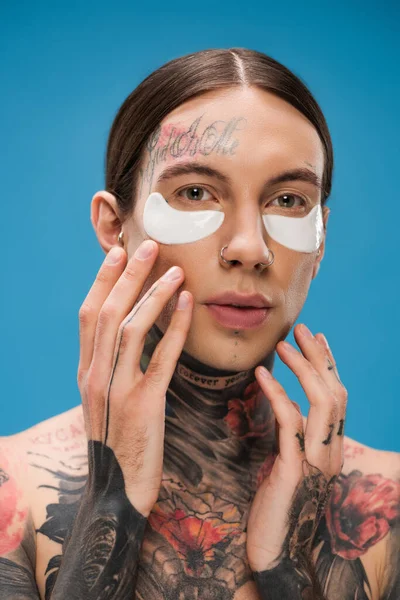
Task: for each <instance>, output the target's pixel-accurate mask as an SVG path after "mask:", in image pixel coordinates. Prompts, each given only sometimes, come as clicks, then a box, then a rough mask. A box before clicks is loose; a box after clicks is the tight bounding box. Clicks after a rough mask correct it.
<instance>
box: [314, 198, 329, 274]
mask: <svg viewBox="0 0 400 600" xmlns="http://www.w3.org/2000/svg"><path fill="white" fill-rule="evenodd" d="M330 212H331V210H330V208H328V207H327V206H323V207H322V220H323V222H324V239H323V240H322V243H321V245H320V247H319V249H320V253H319V256H317V254H316V255H315V263H314V267H313V272H312V279H315V277H316V276H317V275H318V271H319V265H320V263H321V260H322V259H323V258H324V254H325V243H326V229H327V225H328V218H329V213H330Z"/></svg>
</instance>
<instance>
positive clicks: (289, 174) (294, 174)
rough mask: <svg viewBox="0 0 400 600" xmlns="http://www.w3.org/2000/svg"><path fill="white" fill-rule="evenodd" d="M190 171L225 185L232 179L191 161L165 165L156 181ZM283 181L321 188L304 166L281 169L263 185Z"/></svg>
mask: <svg viewBox="0 0 400 600" xmlns="http://www.w3.org/2000/svg"><path fill="white" fill-rule="evenodd" d="M192 173H196V174H197V175H206V176H207V177H214V178H215V179H218V180H219V181H221V182H222V183H225V184H226V185H229V186H231V185H232V179H231V178H230V177H228V175H225V174H224V173H222V172H221V171H219V170H218V169H215V168H214V167H208V166H207V165H203V164H201V163H198V162H193V161H192V162H187V163H181V164H179V165H172V166H170V167H167V168H166V169H164V171H162V172H161V173H160V175H159V176H158V178H157V183H161V182H162V181H168V180H169V179H172V178H173V177H178V176H179V175H191V174H192ZM285 181H304V182H306V183H311V184H312V185H314V186H315V187H316V188H318V189H319V190H321V189H322V184H321V180H320V178H319V177H318V175H317V174H316V173H314V171H311V169H307V168H305V167H302V168H298V169H290V170H288V171H283V172H282V173H279V174H278V175H275V176H274V177H271V178H270V179H268V180H267V181H266V183H265V187H268V186H271V185H276V184H278V183H284V182H285Z"/></svg>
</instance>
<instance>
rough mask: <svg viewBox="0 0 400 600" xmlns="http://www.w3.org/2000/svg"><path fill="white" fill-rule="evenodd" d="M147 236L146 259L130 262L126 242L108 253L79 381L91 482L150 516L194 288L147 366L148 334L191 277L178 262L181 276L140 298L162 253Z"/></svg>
mask: <svg viewBox="0 0 400 600" xmlns="http://www.w3.org/2000/svg"><path fill="white" fill-rule="evenodd" d="M144 244H147V245H149V246H150V247H151V248H152V254H151V255H150V256H149V257H147V258H144V259H140V258H139V257H138V256H137V255H136V254H135V256H133V257H132V258H131V259H130V260H129V262H128V264H126V259H127V255H126V252H125V250H123V248H118V247H115V248H113V249H112V250H111V251H110V252H116V253H117V254H118V253H119V260H118V262H117V263H116V264H109V263H108V262H107V258H106V260H105V262H104V263H103V265H102V267H101V269H100V271H99V273H98V275H97V278H96V280H95V282H94V284H93V286H92V288H91V289H90V291H89V293H88V295H87V297H86V299H85V301H84V302H83V304H82V306H81V309H80V311H79V320H80V361H79V367H78V386H79V389H80V392H81V396H82V404H83V413H84V419H85V428H86V436H87V438H88V441H89V477H88V481H89V482H92V484H91V488H92V489H96V490H97V491H96V494H97V495H104V494H105V493H106V491H107V494H110V493H111V494H112V493H115V495H117V494H118V493H121V494H122V493H123V492H124V493H125V494H126V496H127V498H128V500H129V501H130V502H131V504H132V505H133V506H134V507H135V509H136V510H138V511H139V512H140V513H141V514H142V515H143V516H145V517H147V516H148V514H149V513H150V511H151V509H152V508H153V506H154V504H155V502H156V501H157V498H158V493H159V489H160V485H161V477H162V469H163V451H164V419H165V398H166V391H167V388H168V385H169V383H170V380H171V377H172V375H173V372H174V370H175V367H176V363H177V360H178V358H179V356H180V354H181V352H182V349H183V346H184V343H185V340H186V336H187V332H188V330H189V326H190V321H191V314H192V296H191V294H190V293H189V292H187V291H185V292H182V294H181V295H180V298H182V297H184V298H186V299H187V301H188V304H187V306H186V308H184V309H183V310H179V306H178V307H177V310H175V312H174V314H173V316H172V319H171V323H170V325H169V327H168V329H167V331H166V332H165V335H164V336H163V339H162V340H161V341H160V343H159V344H158V346H157V348H156V349H155V351H154V353H153V356H152V359H151V361H150V363H149V365H148V367H147V369H146V373H143V372H142V371H141V368H140V358H141V354H142V351H143V346H144V342H145V337H146V334H147V332H148V331H149V329H150V328H151V327H152V326H153V324H154V322H155V320H156V319H157V317H158V316H159V314H160V313H161V311H162V309H163V307H164V305H165V304H166V302H167V301H168V300H169V299H170V298H171V296H172V295H173V294H174V293H175V292H176V291H177V288H178V287H179V286H180V285H181V284H182V281H183V279H184V273H183V271H182V269H181V268H179V267H174V269H175V271H176V273H177V275H178V277H177V279H174V280H163V278H161V279H159V280H158V281H156V282H155V283H154V284H153V285H152V286H151V288H150V289H149V290H148V291H147V293H146V294H144V295H143V297H142V298H141V299H140V301H139V302H137V299H138V297H139V294H140V293H141V292H142V288H143V286H144V283H145V281H146V279H147V278H148V276H149V274H150V271H151V269H152V267H153V265H154V263H155V260H156V257H157V255H158V245H157V244H156V242H154V241H152V240H149V241H147V242H144ZM144 244H142V246H143V245H144ZM139 249H140V247H139ZM109 255H110V253H109V254H108V256H109ZM170 271H171V269H170ZM132 307H133V308H132ZM121 488H124V489H122V490H121Z"/></svg>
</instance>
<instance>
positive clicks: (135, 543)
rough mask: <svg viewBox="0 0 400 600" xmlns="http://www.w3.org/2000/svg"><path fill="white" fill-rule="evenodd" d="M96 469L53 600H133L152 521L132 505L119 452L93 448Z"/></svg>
mask: <svg viewBox="0 0 400 600" xmlns="http://www.w3.org/2000/svg"><path fill="white" fill-rule="evenodd" d="M88 455H89V459H90V461H91V462H92V469H91V473H90V475H89V479H88V483H87V486H86V489H85V491H84V494H83V496H82V502H81V504H80V508H79V511H78V513H77V516H76V519H75V521H74V526H73V528H72V531H71V535H70V537H69V538H68V539H67V540H66V544H65V546H66V549H65V554H64V556H63V558H62V561H61V566H60V570H59V573H58V577H57V580H56V583H55V586H54V590H53V593H52V595H51V600H66V599H67V598H68V600H82V599H83V598H85V600H108V599H110V600H111V599H112V600H132V593H133V591H134V589H135V583H136V575H137V566H138V560H139V552H140V547H141V543H142V540H143V536H144V530H145V525H146V522H147V519H146V518H145V517H144V516H143V515H142V514H140V513H139V512H138V511H137V510H136V509H135V508H134V506H132V504H131V503H130V501H129V500H128V498H127V496H126V493H125V488H124V479H123V474H122V471H121V468H120V466H119V464H118V462H117V460H116V458H115V455H114V452H113V451H112V450H111V448H109V447H108V446H105V445H104V444H102V443H101V442H98V441H93V440H90V441H89V442H88Z"/></svg>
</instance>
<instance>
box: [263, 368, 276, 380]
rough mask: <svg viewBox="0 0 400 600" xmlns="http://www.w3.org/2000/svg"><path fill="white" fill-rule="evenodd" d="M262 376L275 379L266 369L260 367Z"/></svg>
mask: <svg viewBox="0 0 400 600" xmlns="http://www.w3.org/2000/svg"><path fill="white" fill-rule="evenodd" d="M260 375H261V376H262V377H265V379H273V377H272V375H271V373H270V372H269V371H268V369H266V368H265V367H260Z"/></svg>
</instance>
